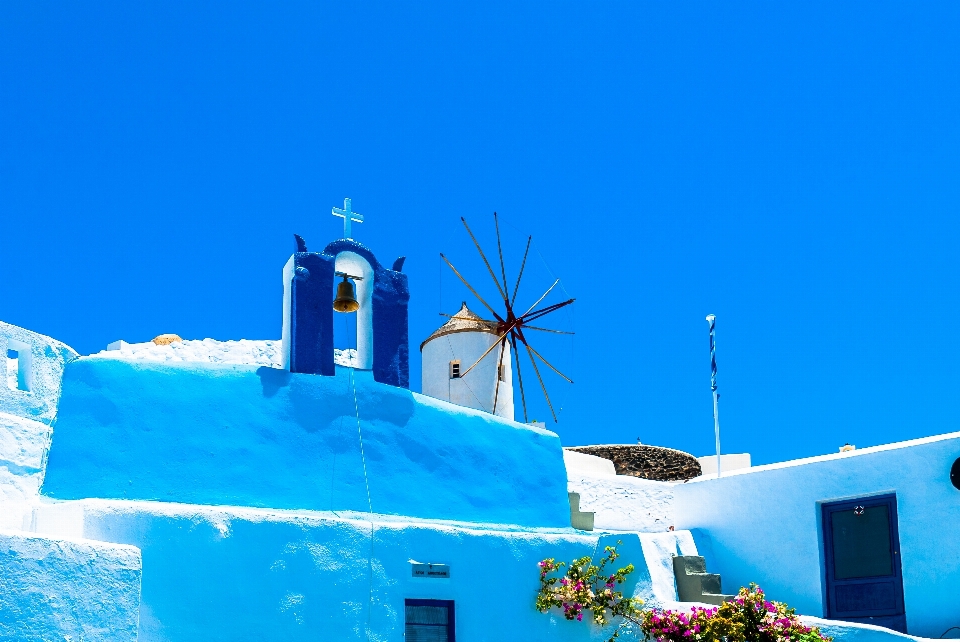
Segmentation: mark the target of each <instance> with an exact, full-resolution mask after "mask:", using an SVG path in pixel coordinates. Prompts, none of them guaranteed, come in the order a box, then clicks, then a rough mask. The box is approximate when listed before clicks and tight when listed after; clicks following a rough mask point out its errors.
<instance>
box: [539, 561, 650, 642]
mask: <svg viewBox="0 0 960 642" xmlns="http://www.w3.org/2000/svg"><path fill="white" fill-rule="evenodd" d="M618 543H619V542H618ZM604 550H605V553H606V554H605V555H604V557H603V558H602V559H601V560H600V563H599V564H593V560H592V559H591V558H590V557H589V556H587V557H581V558H580V559H577V560H574V561H572V562H571V563H570V566H568V567H567V571H566V573H562V570H563V568H564V567H565V566H567V565H566V564H565V563H564V562H557V561H555V560H554V559H553V558H550V559H545V560H543V561H542V562H540V591H539V593H537V609H538V610H539V611H540V612H541V613H546V612H547V611H549V610H550V609H552V608H559V609H562V610H563V616H564V617H565V618H567V619H568V620H577V621H583V616H584V614H585V613H587V614H589V618H588V619H589V621H591V622H593V623H594V624H597V625H599V626H605V625H606V624H607V623H608V622H609V621H610V620H611V619H612V618H615V617H623V618H625V619H627V620H628V621H631V622H638V621H639V618H640V616H641V611H640V606H641V605H642V604H643V601H642V600H637V599H633V598H629V597H624V595H623V591H618V590H617V586H618V585H619V584H623V582H624V580H625V579H626V577H627V575H629V574H630V573H632V572H633V564H628V565H627V566H625V567H623V568H621V569H619V570H617V571H614V572H612V573H611V572H609V571H607V570H606V568H607V565H609V564H613V562H615V561H616V560H617V558H618V557H619V554H618V553H617V549H616V548H615V547H613V546H607V547H606V549H604ZM556 572H561V574H560V575H554V576H551V573H556ZM619 631H620V630H619V629H617V631H616V632H615V633H614V634H613V637H611V638H610V640H614V639H616V638H617V634H618V633H619Z"/></svg>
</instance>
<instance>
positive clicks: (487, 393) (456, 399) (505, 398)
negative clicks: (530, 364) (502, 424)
mask: <svg viewBox="0 0 960 642" xmlns="http://www.w3.org/2000/svg"><path fill="white" fill-rule="evenodd" d="M496 341H497V336H496V335H495V334H492V333H490V332H455V333H452V334H447V335H443V336H440V337H437V338H436V339H433V340H431V341H429V342H427V344H426V345H424V346H423V351H422V353H421V354H422V358H423V368H422V386H421V389H422V390H423V394H425V395H429V396H431V397H435V398H437V399H442V400H444V401H449V402H450V403H453V404H456V405H458V406H464V407H467V408H475V409H477V410H483V411H484V412H489V413H492V412H493V410H494V400H496V415H497V416H498V417H503V418H505V419H510V420H513V418H514V406H513V358H512V350H511V349H510V344H509V343H508V344H506V347H505V349H504V353H503V367H504V380H503V381H501V382H500V389H499V391H497V371H498V366H499V364H500V349H499V348H495V349H494V350H492V351H491V352H490V354H488V355H487V356H486V357H484V359H483V361H481V362H480V363H479V364H477V366H476V367H475V368H474V369H473V370H471V371H470V372H469V373H468V374H467V375H466V376H465V377H460V378H457V379H451V378H450V362H451V361H456V360H459V361H460V371H461V372H465V371H466V370H467V368H469V367H470V366H472V365H473V364H474V363H475V362H476V361H477V359H479V358H480V356H481V355H482V354H483V353H484V352H486V351H487V349H488V348H490V346H492V345H494V344H495V343H496Z"/></svg>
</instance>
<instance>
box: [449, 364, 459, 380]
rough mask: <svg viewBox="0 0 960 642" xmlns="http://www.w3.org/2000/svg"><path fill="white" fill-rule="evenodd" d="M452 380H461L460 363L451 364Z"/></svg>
mask: <svg viewBox="0 0 960 642" xmlns="http://www.w3.org/2000/svg"><path fill="white" fill-rule="evenodd" d="M450 378H451V379H459V378H460V362H459V361H451V362H450Z"/></svg>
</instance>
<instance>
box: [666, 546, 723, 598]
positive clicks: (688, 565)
mask: <svg viewBox="0 0 960 642" xmlns="http://www.w3.org/2000/svg"><path fill="white" fill-rule="evenodd" d="M673 573H674V575H675V576H676V580H677V599H679V600H680V601H681V602H704V603H706V604H717V605H720V604H723V603H724V602H726V601H727V600H731V599H733V597H734V596H733V595H725V594H724V593H722V591H721V585H720V576H719V575H717V574H716V573H707V564H706V561H705V560H704V559H703V557H701V556H700V555H677V556H675V557H674V558H673Z"/></svg>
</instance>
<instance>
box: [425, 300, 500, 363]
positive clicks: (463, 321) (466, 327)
mask: <svg viewBox="0 0 960 642" xmlns="http://www.w3.org/2000/svg"><path fill="white" fill-rule="evenodd" d="M456 332H488V333H490V334H497V322H496V321H485V320H484V319H481V318H480V317H479V316H477V315H476V314H475V313H474V312H473V311H471V310H470V308H468V307H467V302H466V301H464V302H463V305H462V306H461V307H460V311H459V312H457V313H456V314H455V315H453V317H451V319H450V320H449V321H447V322H446V323H444V324H443V325H442V326H440V327H439V328H437V329H436V330H435V331H434V333H433V334H431V335H430V336H429V337H427V338H426V340H425V341H424V342H423V343H421V344H420V351H421V352H422V351H423V346H425V345H427V344H428V343H429V342H431V341H433V340H434V339H436V338H438V337H442V336H446V335H448V334H454V333H456Z"/></svg>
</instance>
